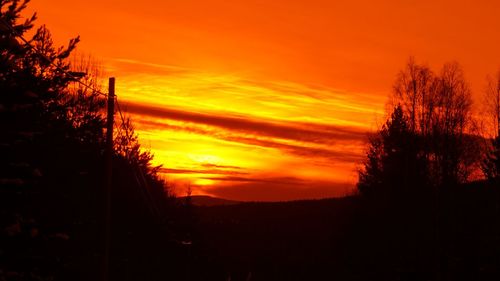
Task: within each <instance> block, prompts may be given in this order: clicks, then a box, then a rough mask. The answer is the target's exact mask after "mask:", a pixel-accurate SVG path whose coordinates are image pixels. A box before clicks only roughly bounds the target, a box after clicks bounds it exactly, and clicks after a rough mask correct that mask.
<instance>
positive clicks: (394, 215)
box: [345, 59, 500, 280]
mask: <svg viewBox="0 0 500 281" xmlns="http://www.w3.org/2000/svg"><path fill="white" fill-rule="evenodd" d="M499 75H500V74H499ZM484 97H485V105H486V108H487V109H484V110H482V111H481V113H482V114H480V115H479V116H477V115H474V113H473V110H472V98H471V90H470V88H469V86H468V83H467V82H466V80H465V78H464V74H463V71H462V69H461V68H460V66H459V65H458V64H457V63H449V64H445V65H444V66H443V67H442V69H441V70H440V71H439V72H434V71H432V70H431V69H430V68H429V67H427V66H426V65H423V64H417V63H416V62H415V61H414V60H413V59H411V60H410V61H409V62H408V64H407V65H406V67H405V69H404V70H403V71H401V72H400V73H399V74H398V76H397V79H396V82H395V84H394V88H393V95H392V96H391V101H390V105H391V107H392V111H391V112H390V116H389V117H388V118H387V120H386V122H385V123H384V124H383V126H382V127H381V128H380V130H379V131H377V132H376V133H375V134H373V135H371V136H370V138H369V145H368V149H367V154H366V159H365V162H364V165H363V167H362V169H361V170H360V171H359V181H358V184H357V187H358V191H359V194H360V196H359V197H358V199H359V200H360V201H359V202H360V205H359V208H358V213H357V216H356V217H355V218H353V224H352V227H351V229H350V230H349V233H350V234H349V236H350V239H348V241H347V242H346V243H345V252H346V253H349V255H347V256H346V260H348V261H347V263H348V266H350V267H351V268H352V272H360V277H359V280H368V279H371V280H497V279H498V278H499V277H500V242H499V237H500V224H499V221H500V208H499V206H500V183H499V179H500V178H499V175H500V174H499V171H500V154H499V152H500V137H499V126H498V116H499V112H500V107H499V106H500V103H499V98H500V76H498V77H497V79H496V80H492V79H490V80H489V82H488V87H487V90H486V91H485V93H484ZM482 123H490V126H489V127H488V128H490V129H489V130H490V131H489V132H484V131H482V128H483V127H482V126H481V124H482ZM347 257H351V258H350V259H349V258H347Z"/></svg>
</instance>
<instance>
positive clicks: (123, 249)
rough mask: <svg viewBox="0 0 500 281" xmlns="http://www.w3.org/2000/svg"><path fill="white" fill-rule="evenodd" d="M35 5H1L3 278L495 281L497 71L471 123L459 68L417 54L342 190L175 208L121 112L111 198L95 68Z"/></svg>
mask: <svg viewBox="0 0 500 281" xmlns="http://www.w3.org/2000/svg"><path fill="white" fill-rule="evenodd" d="M28 2H29V1H16V0H0V131H1V132H2V133H1V134H0V152H1V154H0V155H1V157H0V280H96V279H101V280H246V281H249V280H328V279H332V280H499V278H500V190H499V188H500V124H499V123H500V73H499V74H498V76H497V77H496V79H490V81H489V83H488V87H487V89H486V90H485V105H486V107H487V110H485V111H484V114H482V116H479V117H478V116H475V115H474V114H473V110H472V97H471V95H472V93H471V90H470V88H469V86H468V83H467V81H466V80H465V77H464V74H463V71H462V69H461V67H460V65H459V64H458V63H449V64H445V65H444V66H443V67H442V69H441V70H439V71H438V72H434V71H433V70H431V69H430V68H429V67H428V66H426V65H424V64H418V63H417V62H416V61H415V60H414V59H410V60H409V61H408V63H407V64H406V66H405V67H404V69H403V70H402V71H401V72H400V73H399V74H398V75H397V76H396V80H395V83H394V88H393V95H392V96H391V97H390V103H389V108H390V111H389V115H388V117H387V120H386V121H385V123H384V124H383V125H382V126H381V128H380V129H379V130H378V131H377V132H374V133H372V134H370V135H369V137H368V145H367V150H366V157H365V160H364V162H363V163H362V167H361V168H360V170H359V180H358V184H357V192H356V194H354V195H351V196H347V197H344V198H335V199H323V200H309V201H305V200H304V201H294V202H279V203H278V202H276V203H259V202H250V203H248V202H247V203H242V202H233V201H228V200H222V199H212V201H210V200H211V199H210V198H197V197H191V196H187V197H184V198H176V197H175V196H174V195H173V194H171V192H170V186H169V183H168V182H166V181H165V180H164V179H163V178H162V176H161V174H160V168H161V167H158V166H154V165H153V164H152V159H153V155H152V154H151V153H149V152H148V151H146V150H144V149H143V148H141V145H140V143H139V139H138V136H137V135H136V134H135V132H134V128H133V124H132V121H131V120H130V119H127V118H124V119H123V121H124V122H121V124H119V126H118V127H117V130H116V131H115V132H114V133H115V134H114V146H113V149H112V155H111V161H112V169H113V170H112V175H114V176H113V179H112V185H111V193H110V194H111V197H107V196H108V195H107V194H108V193H107V191H106V190H107V186H106V177H107V174H106V156H107V153H109V150H107V148H106V144H107V141H108V140H107V139H106V133H107V132H106V121H107V120H106V117H105V111H106V106H107V104H106V97H105V95H104V96H103V93H102V90H101V86H100V84H99V78H100V77H99V73H98V72H99V71H98V69H97V68H96V67H95V65H93V63H92V61H91V60H89V59H86V58H80V59H72V58H74V56H72V53H73V51H74V50H75V48H76V46H77V44H78V42H79V38H78V37H77V38H74V39H71V40H70V41H69V43H68V45H67V46H65V47H57V46H55V45H54V43H53V41H52V37H51V35H50V32H49V31H48V29H47V28H46V27H45V26H41V27H39V28H38V29H36V30H35V29H34V23H35V21H36V15H34V16H33V17H31V18H29V19H27V20H26V21H24V22H22V21H21V13H22V12H23V10H24V9H25V8H26V5H27V4H28ZM28 34H31V37H30V39H29V40H26V41H24V40H22V39H23V38H24V37H25V36H28ZM490 121H491V122H490ZM483 122H484V123H486V122H489V123H491V126H488V127H487V128H489V132H484V131H482V128H483V126H481V124H482V123H483ZM202 200H203V202H205V203H203V204H201V203H199V202H201V201H202ZM108 202H111V205H108ZM202 205H203V206H202ZM107 208H110V210H111V213H110V215H111V221H109V220H108V219H107V217H106V216H105V215H104V214H105V212H106V209H107ZM107 229H108V230H109V233H108V235H109V241H108V240H107V239H106V235H107V234H106V231H107ZM106 249H108V250H109V256H106V254H105V253H106V251H107V250H106ZM108 261H109V263H108Z"/></svg>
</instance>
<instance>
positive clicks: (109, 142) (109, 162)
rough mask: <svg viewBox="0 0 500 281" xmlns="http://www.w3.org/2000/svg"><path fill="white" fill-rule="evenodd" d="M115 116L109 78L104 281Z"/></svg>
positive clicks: (108, 230)
mask: <svg viewBox="0 0 500 281" xmlns="http://www.w3.org/2000/svg"><path fill="white" fill-rule="evenodd" d="M114 115H115V78H114V77H111V78H109V92H108V116H107V122H106V206H105V221H104V227H105V229H104V232H105V233H104V236H105V237H104V255H103V259H104V260H103V276H102V280H103V281H108V280H109V248H110V242H111V241H110V240H111V187H112V184H113V122H114Z"/></svg>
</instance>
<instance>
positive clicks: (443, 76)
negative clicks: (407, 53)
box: [358, 59, 500, 196]
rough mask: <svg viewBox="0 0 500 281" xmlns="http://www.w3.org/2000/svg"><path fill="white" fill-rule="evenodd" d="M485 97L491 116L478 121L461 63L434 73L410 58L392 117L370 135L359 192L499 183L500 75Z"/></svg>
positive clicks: (400, 78)
mask: <svg viewBox="0 0 500 281" xmlns="http://www.w3.org/2000/svg"><path fill="white" fill-rule="evenodd" d="M484 97H485V99H486V102H485V104H486V105H487V106H488V108H489V110H488V111H484V110H483V111H482V112H488V113H487V114H481V115H480V116H476V117H475V116H474V115H473V111H472V97H471V90H470V88H469V84H468V83H467V81H466V80H465V78H464V74H463V71H462V69H461V68H460V66H459V65H458V63H448V64H445V65H444V66H443V68H442V69H441V71H440V72H438V73H435V72H433V71H432V70H431V69H430V68H429V67H428V66H426V65H422V64H417V63H416V62H415V61H414V60H413V59H410V61H409V62H408V64H407V65H406V68H405V69H404V70H403V71H401V72H400V73H399V74H398V76H397V79H396V82H395V84H394V90H393V95H392V97H391V102H390V104H391V105H392V107H393V111H392V113H391V115H390V117H389V118H388V119H387V121H386V122H385V124H384V125H383V126H382V128H381V129H380V130H379V131H378V132H377V133H376V134H374V135H373V136H371V137H370V142H369V148H368V152H367V157H366V160H365V162H364V167H363V168H362V169H361V170H360V172H359V182H358V189H359V191H360V192H361V193H362V194H365V195H368V196H370V195H371V194H383V193H387V192H389V193H398V192H402V193H407V192H412V191H414V192H419V191H423V190H425V189H431V188H441V189H442V188H452V187H453V186H457V185H459V184H463V183H467V182H470V181H472V180H478V179H482V178H487V179H488V180H490V181H495V180H498V177H499V171H500V157H499V156H500V154H499V151H500V145H499V135H498V133H499V131H500V128H499V125H498V120H499V119H498V116H499V115H498V114H499V112H500V103H499V97H500V74H499V77H498V79H497V80H496V81H493V80H490V81H489V86H488V88H487V90H486V92H485V95H484ZM486 121H488V122H486ZM490 121H492V122H490ZM485 123H489V124H490V128H492V127H493V129H490V130H492V132H490V134H485V133H484V132H481V128H483V126H480V124H485ZM490 136H494V137H493V138H491V137H490Z"/></svg>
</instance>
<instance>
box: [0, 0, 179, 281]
mask: <svg viewBox="0 0 500 281" xmlns="http://www.w3.org/2000/svg"><path fill="white" fill-rule="evenodd" d="M28 2H29V1H17V0H1V1H0V131H1V132H2V133H1V134H0V154H1V155H2V157H0V193H1V196H0V229H1V230H2V231H0V280H3V279H9V278H10V277H8V276H12V275H15V276H19V278H18V279H19V280H68V279H72V280H90V279H96V278H97V276H98V275H99V271H100V265H99V264H98V260H100V258H99V257H100V256H101V255H102V249H103V247H102V240H103V239H102V237H104V235H103V230H104V223H105V222H104V219H103V217H104V216H103V210H104V208H103V207H104V198H105V196H104V194H105V192H104V191H105V189H104V186H103V185H104V183H105V175H104V163H105V161H104V151H105V132H104V128H105V126H104V125H105V119H104V118H103V115H102V112H103V108H104V106H105V100H103V98H102V95H99V94H98V93H97V92H96V91H95V90H96V89H95V88H94V87H95V86H96V84H92V83H94V82H92V81H95V77H93V76H92V75H93V74H92V73H88V74H85V73H83V74H82V73H79V72H81V71H82V70H83V71H86V70H88V67H85V66H82V68H78V65H76V66H72V65H71V63H70V62H71V61H70V59H69V57H70V55H71V53H72V51H73V50H74V49H75V48H76V46H77V43H78V41H79V39H78V37H77V38H75V39H72V40H70V42H69V44H68V45H67V46H66V47H56V46H54V44H53V41H52V39H51V35H50V32H49V31H48V30H47V28H46V27H45V26H42V27H40V28H38V29H37V30H36V31H35V32H33V33H31V32H30V31H31V29H32V28H33V27H34V21H35V19H36V16H33V17H31V18H30V19H28V20H27V21H25V22H21V23H19V21H20V18H21V16H20V14H21V12H22V11H23V10H24V9H25V8H26V5H27V3H28ZM28 34H33V35H32V36H31V37H29V38H28V39H26V41H25V40H24V39H22V38H25V37H28ZM72 71H76V72H72ZM77 79H83V80H84V82H86V84H87V85H88V84H92V85H93V86H94V87H92V88H88V87H85V86H82V87H80V86H75V85H76V84H75V82H76V80H77ZM92 79H94V80H92ZM96 88H97V87H96ZM97 90H98V89H97ZM122 130H123V131H126V132H127V134H128V136H130V137H129V138H123V139H120V140H118V142H117V146H116V151H115V153H114V155H113V166H114V171H113V174H114V175H117V176H116V177H115V178H114V182H113V201H114V203H115V204H114V205H112V213H113V218H114V219H113V221H112V227H111V228H112V233H113V234H112V235H113V238H112V241H113V242H112V245H111V247H112V252H111V257H112V260H113V261H112V262H111V266H112V274H114V276H113V279H120V280H127V279H128V280H138V279H140V278H143V277H144V276H147V274H146V273H145V272H150V274H151V276H150V277H148V278H147V279H148V280H157V279H161V280H164V279H166V277H167V276H172V274H175V270H172V271H169V270H166V268H165V267H166V265H165V264H164V263H165V262H166V261H172V260H173V257H174V256H175V253H176V252H175V246H172V242H171V240H170V238H171V236H174V235H173V234H172V233H171V232H170V229H173V227H171V226H172V223H173V222H172V221H173V218H172V216H167V215H166V214H169V212H170V213H172V212H171V209H172V208H174V204H173V202H172V199H171V198H169V197H168V192H167V191H166V190H165V189H166V185H165V182H164V181H163V180H162V179H161V178H160V177H159V175H158V173H157V171H158V170H157V168H155V167H154V166H153V165H152V164H151V160H152V155H151V154H150V153H148V152H143V151H142V150H141V147H140V144H139V142H138V140H137V136H136V135H135V134H134V132H133V129H132V127H131V125H130V123H128V124H125V126H124V128H123V129H122ZM152 208H155V210H156V213H155V214H153V213H152V212H151V210H152ZM4 229H7V230H8V231H3V230H4ZM127 262H128V263H127ZM179 262H182V261H179ZM131 264H133V266H131ZM170 264H172V266H173V267H175V262H171V263H170V262H168V265H169V266H170ZM113 268H114V269H113ZM118 268H125V269H126V270H116V269H118ZM119 273H122V275H119Z"/></svg>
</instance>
